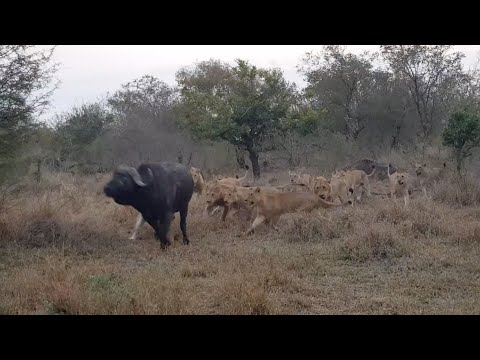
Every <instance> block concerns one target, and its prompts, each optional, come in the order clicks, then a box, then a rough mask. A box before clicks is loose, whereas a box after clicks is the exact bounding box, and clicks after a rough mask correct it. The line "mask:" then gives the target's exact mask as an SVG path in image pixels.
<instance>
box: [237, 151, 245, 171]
mask: <svg viewBox="0 0 480 360" xmlns="http://www.w3.org/2000/svg"><path fill="white" fill-rule="evenodd" d="M235 156H236V158H237V163H238V166H240V168H242V169H245V153H244V151H243V150H242V149H239V148H238V147H236V148H235Z"/></svg>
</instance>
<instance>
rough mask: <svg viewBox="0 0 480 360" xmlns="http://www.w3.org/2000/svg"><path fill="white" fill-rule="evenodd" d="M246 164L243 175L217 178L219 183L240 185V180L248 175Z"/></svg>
mask: <svg viewBox="0 0 480 360" xmlns="http://www.w3.org/2000/svg"><path fill="white" fill-rule="evenodd" d="M248 169H249V167H248V165H245V175H244V176H243V177H241V178H238V177H236V178H233V177H229V178H224V179H219V180H217V181H218V182H219V183H221V184H229V185H234V186H241V185H242V182H243V181H244V180H245V179H246V178H247V176H248Z"/></svg>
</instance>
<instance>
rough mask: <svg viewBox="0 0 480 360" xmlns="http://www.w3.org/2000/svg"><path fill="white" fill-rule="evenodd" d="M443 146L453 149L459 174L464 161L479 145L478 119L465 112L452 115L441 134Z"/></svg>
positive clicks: (479, 128) (479, 119)
mask: <svg viewBox="0 0 480 360" xmlns="http://www.w3.org/2000/svg"><path fill="white" fill-rule="evenodd" d="M442 140H443V145H445V146H449V147H451V148H453V150H454V154H455V159H456V162H457V171H458V173H460V171H461V169H462V166H463V162H464V160H465V159H466V158H467V157H469V156H471V155H472V153H471V152H470V151H471V150H472V149H473V148H474V147H477V146H479V145H480V117H479V116H478V115H476V114H472V113H469V112H465V111H459V112H455V113H453V114H452V115H451V116H450V118H449V119H448V123H447V126H446V127H445V129H444V130H443V132H442Z"/></svg>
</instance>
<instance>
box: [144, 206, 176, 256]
mask: <svg viewBox="0 0 480 360" xmlns="http://www.w3.org/2000/svg"><path fill="white" fill-rule="evenodd" d="M145 220H146V221H147V222H148V223H149V224H150V225H151V226H152V228H153V229H154V230H155V238H156V239H157V240H159V241H160V245H161V247H162V249H164V248H165V247H167V246H169V245H170V244H171V243H170V240H168V238H167V234H168V229H169V227H170V222H171V221H172V214H171V213H168V214H164V215H163V217H162V218H161V219H158V218H150V217H149V218H147V219H145Z"/></svg>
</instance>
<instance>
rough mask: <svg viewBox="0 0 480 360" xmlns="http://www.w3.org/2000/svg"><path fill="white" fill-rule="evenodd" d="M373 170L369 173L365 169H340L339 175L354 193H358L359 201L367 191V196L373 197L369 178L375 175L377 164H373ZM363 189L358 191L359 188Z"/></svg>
mask: <svg viewBox="0 0 480 360" xmlns="http://www.w3.org/2000/svg"><path fill="white" fill-rule="evenodd" d="M372 167H373V171H372V172H371V173H370V174H367V173H366V172H365V171H363V170H350V171H344V170H340V171H339V172H338V173H337V175H338V176H340V177H342V178H343V179H344V180H345V182H346V184H347V188H348V189H352V190H353V193H354V194H355V195H356V198H357V200H358V201H361V199H362V195H363V194H364V193H365V192H366V194H367V197H371V196H372V195H371V192H370V181H369V180H368V178H369V177H371V176H373V174H374V173H375V170H376V168H375V166H374V165H372ZM359 188H360V189H361V191H360V192H358V191H357V189H359Z"/></svg>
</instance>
